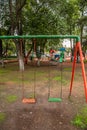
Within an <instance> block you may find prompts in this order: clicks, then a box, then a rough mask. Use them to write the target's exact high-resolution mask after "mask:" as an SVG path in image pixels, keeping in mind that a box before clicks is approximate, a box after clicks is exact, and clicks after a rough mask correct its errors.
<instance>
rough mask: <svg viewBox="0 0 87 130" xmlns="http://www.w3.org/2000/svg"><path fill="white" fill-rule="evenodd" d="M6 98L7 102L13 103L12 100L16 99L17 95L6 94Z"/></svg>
mask: <svg viewBox="0 0 87 130" xmlns="http://www.w3.org/2000/svg"><path fill="white" fill-rule="evenodd" d="M6 100H7V102H9V103H13V102H15V101H16V100H17V96H16V95H8V96H7V97H6Z"/></svg>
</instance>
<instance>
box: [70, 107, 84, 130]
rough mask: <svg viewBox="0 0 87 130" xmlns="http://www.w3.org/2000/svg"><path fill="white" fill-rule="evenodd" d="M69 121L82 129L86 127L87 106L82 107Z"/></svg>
mask: <svg viewBox="0 0 87 130" xmlns="http://www.w3.org/2000/svg"><path fill="white" fill-rule="evenodd" d="M71 122H72V124H73V125H75V126H77V127H80V128H82V129H85V128H87V107H84V108H82V109H81V110H80V112H79V113H78V114H77V115H76V116H75V118H74V119H73V121H71Z"/></svg>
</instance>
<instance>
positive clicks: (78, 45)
mask: <svg viewBox="0 0 87 130" xmlns="http://www.w3.org/2000/svg"><path fill="white" fill-rule="evenodd" d="M33 38H34V39H44V38H45V39H57V38H60V39H75V41H76V45H75V51H74V60H73V67H72V76H71V83H70V91H69V97H70V96H71V93H72V85H73V80H74V74H75V66H76V54H77V51H79V54H80V61H81V68H82V76H83V81H84V90H85V97H86V102H87V83H86V74H85V67H84V62H83V58H82V49H81V44H80V37H79V36H76V35H26V36H25V35H23V36H0V39H33Z"/></svg>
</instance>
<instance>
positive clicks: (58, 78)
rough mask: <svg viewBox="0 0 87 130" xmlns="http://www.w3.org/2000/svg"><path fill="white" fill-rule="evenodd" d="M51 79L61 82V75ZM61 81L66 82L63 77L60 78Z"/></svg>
mask: <svg viewBox="0 0 87 130" xmlns="http://www.w3.org/2000/svg"><path fill="white" fill-rule="evenodd" d="M53 80H55V81H60V82H61V76H55V77H54V78H53ZM62 83H63V84H64V85H65V84H67V81H66V80H65V79H64V78H62Z"/></svg>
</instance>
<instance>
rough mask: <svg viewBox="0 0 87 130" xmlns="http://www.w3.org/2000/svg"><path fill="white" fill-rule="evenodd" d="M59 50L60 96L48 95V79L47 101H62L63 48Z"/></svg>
mask: <svg viewBox="0 0 87 130" xmlns="http://www.w3.org/2000/svg"><path fill="white" fill-rule="evenodd" d="M59 51H60V52H61V53H60V57H59V60H58V62H59V63H60V64H61V70H60V71H61V86H60V97H58V98H54V97H51V95H50V86H51V84H50V80H49V88H48V102H61V101H62V72H63V71H62V64H63V62H64V52H65V48H60V49H59ZM49 78H50V72H49Z"/></svg>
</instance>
